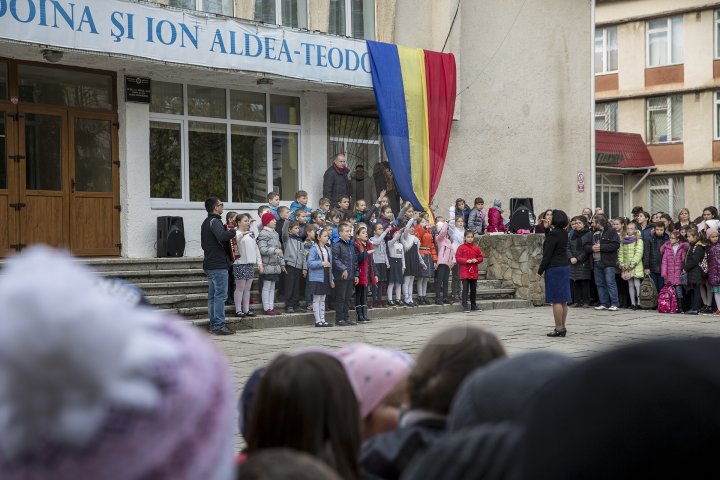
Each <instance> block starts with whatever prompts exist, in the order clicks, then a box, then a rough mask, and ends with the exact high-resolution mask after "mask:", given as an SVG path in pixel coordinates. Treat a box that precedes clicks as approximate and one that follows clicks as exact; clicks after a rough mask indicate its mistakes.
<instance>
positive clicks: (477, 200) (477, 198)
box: [475, 197, 485, 205]
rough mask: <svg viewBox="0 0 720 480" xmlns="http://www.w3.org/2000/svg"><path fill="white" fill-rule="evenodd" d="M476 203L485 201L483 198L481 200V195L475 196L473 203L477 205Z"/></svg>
mask: <svg viewBox="0 0 720 480" xmlns="http://www.w3.org/2000/svg"><path fill="white" fill-rule="evenodd" d="M478 203H485V200H483V198H482V197H475V205H477V204H478Z"/></svg>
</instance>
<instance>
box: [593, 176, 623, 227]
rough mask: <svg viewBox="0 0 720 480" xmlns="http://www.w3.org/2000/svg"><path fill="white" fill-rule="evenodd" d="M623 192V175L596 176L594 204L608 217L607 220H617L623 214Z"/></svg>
mask: <svg viewBox="0 0 720 480" xmlns="http://www.w3.org/2000/svg"><path fill="white" fill-rule="evenodd" d="M624 192H625V185H624V176H623V175H609V174H600V175H598V179H597V186H596V187H595V202H596V203H597V206H598V207H600V208H602V209H603V211H604V212H605V213H606V214H607V215H608V218H617V217H619V216H621V215H622V214H623V212H624V210H623V197H624V196H625V193H624Z"/></svg>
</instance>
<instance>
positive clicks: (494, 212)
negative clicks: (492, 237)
mask: <svg viewBox="0 0 720 480" xmlns="http://www.w3.org/2000/svg"><path fill="white" fill-rule="evenodd" d="M487 232H507V228H505V223H503V218H502V213H500V210H498V209H497V208H495V207H492V208H490V210H488V227H487Z"/></svg>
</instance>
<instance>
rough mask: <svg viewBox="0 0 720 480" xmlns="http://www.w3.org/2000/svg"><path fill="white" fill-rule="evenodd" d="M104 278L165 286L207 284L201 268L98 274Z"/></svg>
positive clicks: (104, 272)
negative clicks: (182, 283)
mask: <svg viewBox="0 0 720 480" xmlns="http://www.w3.org/2000/svg"><path fill="white" fill-rule="evenodd" d="M99 273H100V274H101V275H103V276H106V277H115V278H121V279H123V280H125V281H126V282H130V283H134V284H136V285H137V284H139V283H145V284H147V283H154V284H167V283H171V282H196V281H201V280H202V281H204V282H205V284H207V277H206V276H205V272H204V271H203V270H202V269H201V268H178V269H171V270H125V271H117V270H115V271H103V272H99Z"/></svg>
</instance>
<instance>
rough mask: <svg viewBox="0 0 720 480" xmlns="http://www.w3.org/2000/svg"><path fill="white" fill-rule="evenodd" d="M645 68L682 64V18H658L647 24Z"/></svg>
mask: <svg viewBox="0 0 720 480" xmlns="http://www.w3.org/2000/svg"><path fill="white" fill-rule="evenodd" d="M647 31H648V33H647V52H648V53H647V66H648V67H660V66H663V65H674V64H680V63H683V35H684V32H683V17H682V16H681V15H679V16H676V17H670V18H660V19H656V20H650V21H649V22H647Z"/></svg>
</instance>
